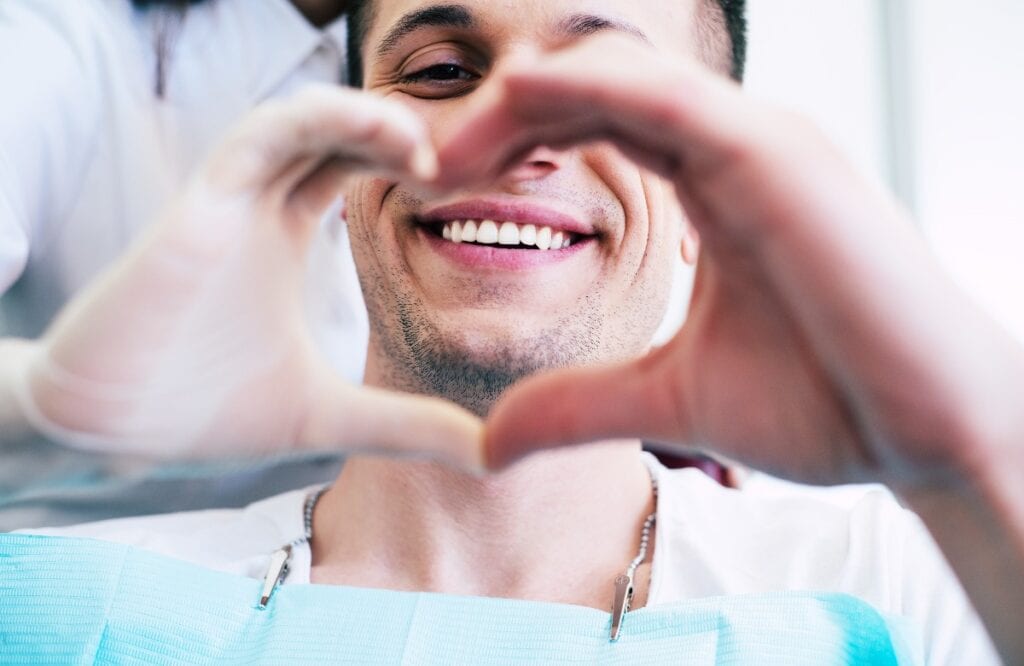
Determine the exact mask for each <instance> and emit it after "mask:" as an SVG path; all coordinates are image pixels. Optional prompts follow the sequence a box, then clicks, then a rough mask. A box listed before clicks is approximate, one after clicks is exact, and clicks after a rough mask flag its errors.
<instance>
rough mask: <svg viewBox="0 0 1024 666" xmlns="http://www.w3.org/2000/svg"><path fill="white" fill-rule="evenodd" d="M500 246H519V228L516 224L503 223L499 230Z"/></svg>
mask: <svg viewBox="0 0 1024 666" xmlns="http://www.w3.org/2000/svg"><path fill="white" fill-rule="evenodd" d="M498 244H499V245H519V226H518V225H516V223H515V222H503V223H502V225H501V229H499V230H498Z"/></svg>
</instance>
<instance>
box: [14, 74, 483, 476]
mask: <svg viewBox="0 0 1024 666" xmlns="http://www.w3.org/2000/svg"><path fill="white" fill-rule="evenodd" d="M435 169H436V161H435V155H434V152H433V148H432V147H431V145H430V144H429V141H428V139H427V133H426V131H425V129H424V128H423V126H422V123H421V121H420V120H419V119H418V118H417V117H416V116H415V115H414V114H412V113H411V112H409V111H408V110H407V109H405V108H403V107H401V106H399V105H396V104H394V103H391V102H388V101H385V100H382V99H378V98H374V97H372V96H369V95H366V94H363V93H360V92H356V91H352V90H347V89H342V88H337V87H327V86H323V87H317V88H311V89H309V90H308V91H305V92H303V93H300V94H299V95H297V96H295V97H294V98H291V99H289V100H286V101H274V102H269V103H267V104H264V105H262V106H261V107H259V108H258V109H257V110H255V111H253V112H252V113H251V114H250V115H249V116H248V117H247V118H246V119H245V120H244V121H243V122H241V123H240V124H239V125H238V126H237V128H236V129H235V130H234V131H233V132H232V133H231V135H230V136H228V137H227V138H226V139H225V140H224V141H223V142H222V143H221V144H220V145H219V147H217V148H216V149H215V150H214V151H213V153H212V154H211V155H210V157H209V158H208V159H207V160H206V161H205V163H204V164H203V165H202V167H201V168H200V169H199V170H198V172H197V173H196V174H195V176H194V177H193V178H192V179H191V181H190V184H189V185H188V187H187V189H186V191H185V192H184V193H183V194H182V196H181V197H180V198H178V199H177V200H176V201H174V202H173V203H172V204H171V205H170V206H169V207H168V208H167V209H166V210H165V211H164V213H163V214H162V216H161V218H160V219H159V221H158V222H157V223H156V224H155V225H154V226H153V227H152V229H151V230H149V232H148V233H147V234H146V235H145V237H144V238H142V239H141V240H140V241H139V242H137V243H135V244H134V246H133V247H132V248H131V249H130V251H129V252H128V253H127V254H126V255H125V256H124V257H123V258H122V259H121V260H119V261H118V262H117V263H116V264H115V265H113V266H112V267H110V269H109V270H107V271H106V272H105V273H104V274H103V275H102V276H101V277H99V278H98V279H97V280H95V282H94V283H93V284H91V285H90V286H89V287H88V288H87V289H86V290H84V292H82V293H81V294H80V295H78V296H77V297H76V298H75V299H74V300H73V301H72V302H71V303H69V304H68V306H67V307H66V308H65V309H64V311H63V312H62V313H61V314H60V316H59V317H58V319H57V320H56V322H55V323H54V324H53V325H52V327H51V328H50V329H49V330H48V332H47V333H46V335H45V336H44V338H43V339H41V340H39V341H36V342H31V343H22V344H20V345H19V346H18V348H17V350H16V357H17V366H18V370H17V371H16V372H14V373H13V374H14V375H15V377H14V381H15V387H14V388H15V390H16V392H17V394H18V396H19V403H20V405H21V408H22V411H23V413H24V415H25V417H26V418H27V419H28V420H29V421H30V422H31V424H32V425H33V426H34V427H35V428H37V429H38V430H40V431H43V432H44V433H46V434H48V435H49V436H50V437H53V438H56V439H58V440H61V441H63V442H64V443H67V444H69V445H71V446H76V447H81V448H87V449H98V450H104V451H112V452H125V453H141V454H149V455H153V456H163V457H196V456H237V455H245V454H257V453H269V452H283V451H288V450H303V449H314V448H315V449H334V450H338V449H360V450H386V451H392V452H396V453H416V454H432V455H435V456H439V457H442V458H446V459H448V460H451V461H453V462H456V463H459V464H463V465H467V466H477V465H478V464H479V462H480V453H479V451H480V445H479V442H480V431H481V425H480V423H479V421H478V419H477V418H476V417H474V416H472V415H470V414H469V413H468V412H465V411H463V410H462V409H460V408H458V407H456V406H454V405H451V404H449V403H446V402H443V401H440V400H436V399H430V398H424V397H413V396H409V395H399V394H392V393H387V392H384V391H381V390H376V389H371V388H362V387H355V386H351V385H349V384H347V383H346V382H345V381H343V380H341V379H340V378H339V377H338V376H337V375H336V374H335V373H334V372H333V371H331V370H330V369H329V368H328V366H327V364H326V362H325V360H324V359H322V358H321V357H320V355H319V354H318V352H317V350H316V349H315V347H314V345H313V342H312V339H311V335H310V331H309V330H308V328H307V325H306V322H305V318H304V313H303V301H302V291H303V290H302V286H303V280H304V279H305V271H306V262H305V259H306V253H307V249H308V247H309V245H310V242H311V239H312V238H313V235H314V231H315V230H316V229H317V224H318V222H319V220H320V217H321V215H322V214H323V212H324V211H325V209H326V208H327V207H328V206H329V205H330V204H331V203H332V201H333V200H334V199H335V198H336V197H337V195H338V192H339V189H340V185H341V183H342V181H343V179H344V178H345V177H346V176H347V175H348V174H350V173H352V172H353V171H363V170H374V171H381V172H385V173H387V174H389V175H391V176H393V177H396V178H404V179H418V180H422V179H426V178H430V177H432V176H433V175H434V171H435ZM9 373H10V371H9ZM9 376H10V374H9Z"/></svg>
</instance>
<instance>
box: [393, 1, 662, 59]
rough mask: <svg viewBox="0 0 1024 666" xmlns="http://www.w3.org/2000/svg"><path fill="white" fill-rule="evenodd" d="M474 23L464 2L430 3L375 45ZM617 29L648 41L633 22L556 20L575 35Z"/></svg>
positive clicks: (585, 18)
mask: <svg viewBox="0 0 1024 666" xmlns="http://www.w3.org/2000/svg"><path fill="white" fill-rule="evenodd" d="M475 24H476V21H475V19H474V18H473V13H472V12H471V11H470V10H469V9H468V8H467V7H466V6H464V5H432V6H430V7H424V8H423V9H418V10H416V11H412V12H409V13H408V14H406V15H404V16H403V17H402V18H400V19H399V20H398V22H397V23H395V26H394V27H393V28H391V30H389V31H388V33H387V34H386V35H384V38H383V39H381V41H380V44H379V45H378V46H377V57H378V58H383V57H385V56H386V55H388V54H389V53H391V52H392V51H393V50H394V49H395V47H396V46H398V43H399V42H400V41H401V40H402V38H403V37H406V36H407V35H409V34H410V33H413V32H415V31H417V30H419V29H421V28H472V27H474V26H475ZM603 30H616V31H619V32H624V33H627V34H630V35H633V36H634V37H638V38H639V39H642V40H643V41H645V42H647V43H648V44H649V43H650V42H651V40H650V39H648V37H647V35H645V34H644V32H643V30H641V29H640V28H638V27H636V26H635V25H633V24H632V23H628V22H626V21H621V20H619V19H612V18H606V17H603V16H596V15H593V14H574V15H572V16H570V17H568V18H566V19H564V20H562V21H561V22H560V23H559V24H558V31H559V32H560V33H562V34H565V35H571V36H574V37H585V36H586V35H591V34H594V33H595V32H601V31H603Z"/></svg>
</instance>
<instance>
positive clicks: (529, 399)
mask: <svg viewBox="0 0 1024 666" xmlns="http://www.w3.org/2000/svg"><path fill="white" fill-rule="evenodd" d="M665 354H666V350H665V349H664V348H663V349H659V350H656V351H655V352H653V353H652V354H650V355H648V356H646V357H644V358H641V359H639V360H636V361H631V362H629V363H626V364H623V365H616V366H609V367H600V368H573V369H567V370H558V371H555V372H551V373H546V374H543V375H539V376H537V377H532V378H530V379H527V380H525V381H523V382H521V383H520V384H517V385H516V386H514V387H512V388H511V389H510V390H509V392H508V393H506V394H505V395H504V396H503V397H502V398H501V400H499V402H498V404H497V405H496V406H495V408H494V410H493V411H492V412H491V415H490V418H489V419H488V422H487V430H486V433H485V448H486V458H487V464H488V466H490V467H503V466H505V465H508V464H510V463H511V462H513V461H515V460H516V459H518V458H521V457H523V456H525V455H527V454H528V453H530V452H531V451H535V450H539V449H546V448H554V447H558V446H565V445H570V444H581V443H585V442H593V441H599V440H606V439H615V438H619V437H639V438H644V439H652V440H656V441H663V442H682V441H685V440H686V439H687V437H686V432H685V429H684V427H683V423H684V419H683V413H682V411H681V410H680V409H679V407H678V402H677V400H676V399H675V396H676V395H677V393H676V391H675V390H674V386H675V383H674V382H673V381H672V377H671V374H670V373H669V372H668V371H667V369H666V364H665V363H664V362H663V357H664V356H665Z"/></svg>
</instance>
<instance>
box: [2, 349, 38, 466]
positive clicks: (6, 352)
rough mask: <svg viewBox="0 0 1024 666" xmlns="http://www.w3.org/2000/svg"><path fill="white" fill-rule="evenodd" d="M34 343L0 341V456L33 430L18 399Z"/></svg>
mask: <svg viewBox="0 0 1024 666" xmlns="http://www.w3.org/2000/svg"><path fill="white" fill-rule="evenodd" d="M33 348H34V343H33V342H32V341H30V340H22V339H17V338H0V453H2V452H3V447H4V445H5V444H8V443H10V442H15V441H18V440H20V439H23V438H24V437H25V436H27V435H28V434H29V432H31V430H32V427H31V425H30V424H29V421H28V419H27V418H26V416H25V412H24V409H23V408H22V405H21V402H20V400H19V399H18V392H19V390H21V387H22V383H23V382H24V372H25V367H26V365H27V363H28V361H29V358H30V357H31V353H32V350H33Z"/></svg>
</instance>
